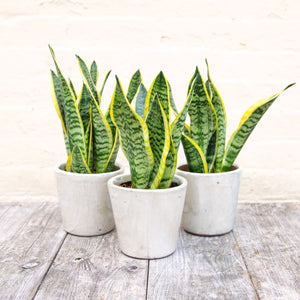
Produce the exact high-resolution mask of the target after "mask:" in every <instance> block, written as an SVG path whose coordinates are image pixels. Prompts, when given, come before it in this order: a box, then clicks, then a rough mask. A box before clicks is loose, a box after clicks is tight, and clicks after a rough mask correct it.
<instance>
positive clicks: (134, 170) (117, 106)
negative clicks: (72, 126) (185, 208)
mask: <svg viewBox="0 0 300 300" xmlns="http://www.w3.org/2000/svg"><path fill="white" fill-rule="evenodd" d="M116 81H117V82H116V88H115V91H114V95H113V99H112V103H111V117H112V121H113V122H114V124H115V125H116V127H117V129H118V131H119V132H120V144H121V147H122V150H123V152H124V154H125V156H126V158H127V160H128V162H129V166H130V173H131V184H132V187H133V188H139V189H162V188H168V187H170V185H171V183H172V180H173V177H174V174H175V171H176V165H177V151H178V148H179V144H180V139H181V135H182V131H183V127H184V123H185V119H186V115H187V110H188V106H189V103H190V101H191V99H190V98H188V99H187V101H186V103H185V106H184V108H183V109H182V110H181V112H180V113H179V114H177V116H176V118H175V120H174V121H173V122H172V123H171V121H170V119H171V107H173V108H174V107H175V105H174V101H173V97H172V93H171V88H170V84H169V82H168V81H167V79H166V77H165V76H164V74H163V73H162V72H160V73H159V74H158V75H157V77H156V78H155V79H154V81H153V83H152V85H151V87H150V89H149V91H148V92H147V90H146V88H145V86H144V85H143V83H142V78H141V75H140V72H139V71H137V72H136V73H135V74H134V75H133V76H132V78H131V80H130V84H129V88H128V92H127V94H126V95H125V94H124V91H123V88H122V86H121V83H120V80H119V79H118V77H116Z"/></svg>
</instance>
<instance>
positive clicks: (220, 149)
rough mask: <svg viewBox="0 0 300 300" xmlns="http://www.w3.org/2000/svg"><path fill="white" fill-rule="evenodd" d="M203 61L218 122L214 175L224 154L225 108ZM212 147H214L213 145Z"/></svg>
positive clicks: (220, 167)
mask: <svg viewBox="0 0 300 300" xmlns="http://www.w3.org/2000/svg"><path fill="white" fill-rule="evenodd" d="M205 61H206V65H207V77H208V80H207V85H208V86H209V90H210V94H211V101H212V104H213V106H214V109H215V111H216V114H217V121H218V122H217V124H218V135H217V152H216V160H215V163H214V164H215V173H219V172H221V169H222V163H223V159H224V153H225V142H226V126H227V124H226V123H227V122H226V113H225V107H224V103H223V101H222V98H221V96H220V94H219V92H218V90H217V89H216V87H215V85H214V84H213V82H212V80H211V77H210V73H209V67H208V62H207V60H205ZM212 147H214V145H213V146H212ZM209 152H212V151H209Z"/></svg>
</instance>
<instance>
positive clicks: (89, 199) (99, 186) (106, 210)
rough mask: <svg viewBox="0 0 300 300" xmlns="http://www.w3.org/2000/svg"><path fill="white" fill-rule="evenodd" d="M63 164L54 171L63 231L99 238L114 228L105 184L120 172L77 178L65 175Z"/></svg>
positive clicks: (75, 174) (76, 175) (82, 175)
mask: <svg viewBox="0 0 300 300" xmlns="http://www.w3.org/2000/svg"><path fill="white" fill-rule="evenodd" d="M65 166H66V165H65V164H61V165H60V166H58V167H57V168H56V170H55V173H56V179H57V191H58V199H59V203H60V209H61V215H62V220H63V227H64V229H65V230H66V231H67V232H69V233H72V234H75V235H80V236H93V235H101V234H104V233H107V232H109V231H111V230H112V229H113V228H114V219H113V214H112V209H111V202H110V198H109V193H108V190H107V181H108V180H109V179H110V178H111V177H113V176H115V175H117V174H121V173H122V172H123V168H122V167H120V166H119V165H116V166H115V171H113V172H108V173H102V174H78V173H71V172H66V171H65Z"/></svg>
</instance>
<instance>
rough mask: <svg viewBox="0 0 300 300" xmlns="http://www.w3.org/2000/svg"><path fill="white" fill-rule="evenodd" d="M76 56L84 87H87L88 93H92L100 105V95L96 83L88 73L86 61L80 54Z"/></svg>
mask: <svg viewBox="0 0 300 300" xmlns="http://www.w3.org/2000/svg"><path fill="white" fill-rule="evenodd" d="M76 58H77V60H78V63H79V70H80V72H81V75H82V78H83V81H84V83H85V84H86V87H87V88H88V89H89V91H90V93H91V94H92V95H93V97H94V99H95V100H96V102H97V104H98V105H100V96H99V94H98V91H97V88H96V85H95V83H94V81H93V79H92V77H91V73H90V71H89V69H88V67H87V65H86V63H85V62H84V61H83V60H82V58H81V57H80V56H78V55H76Z"/></svg>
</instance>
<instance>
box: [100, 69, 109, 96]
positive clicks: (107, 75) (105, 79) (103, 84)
mask: <svg viewBox="0 0 300 300" xmlns="http://www.w3.org/2000/svg"><path fill="white" fill-rule="evenodd" d="M110 72H111V70H110V71H108V72H107V74H106V75H105V78H104V80H103V83H102V87H101V90H100V97H102V94H103V90H104V87H105V84H106V81H107V79H108V77H109V74H110Z"/></svg>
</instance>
